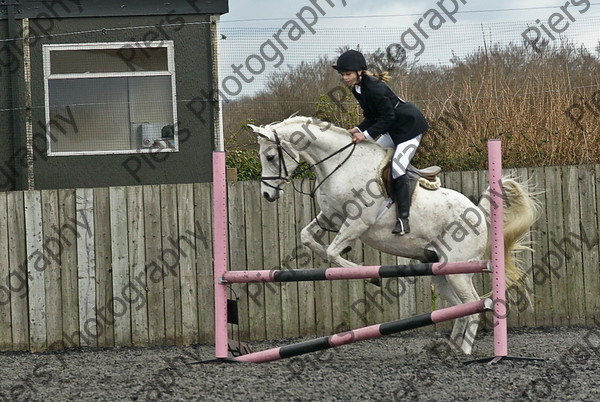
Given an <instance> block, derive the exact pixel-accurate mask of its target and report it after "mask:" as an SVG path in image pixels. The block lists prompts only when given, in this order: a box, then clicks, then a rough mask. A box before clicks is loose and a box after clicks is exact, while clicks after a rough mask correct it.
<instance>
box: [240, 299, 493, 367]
mask: <svg viewBox="0 0 600 402" xmlns="http://www.w3.org/2000/svg"><path fill="white" fill-rule="evenodd" d="M491 307H492V301H491V300H490V299H485V300H478V301H475V302H471V303H465V304H459V305H457V306H452V307H448V308H443V309H440V310H435V311H432V312H431V313H426V314H421V315H417V316H414V317H411V318H405V319H402V320H395V321H390V322H386V323H383V324H376V325H371V326H368V327H363V328H358V329H353V330H351V331H346V332H342V333H339V334H334V335H330V336H324V337H321V338H316V339H312V340H309V341H306V342H300V343H296V344H293V345H287V346H282V347H278V348H273V349H267V350H263V351H260V352H254V353H249V354H247V355H243V356H239V357H236V358H235V360H237V361H240V362H249V363H264V362H268V361H273V360H279V359H285V358H289V357H294V356H299V355H303V354H306V353H311V352H316V351H319V350H324V349H329V348H335V347H338V346H342V345H347V344H350V343H354V342H359V341H364V340H367V339H374V338H379V337H381V336H385V335H391V334H396V333H398V332H402V331H408V330H410V329H414V328H420V327H425V326H428V325H432V324H436V323H439V322H443V321H448V320H453V319H455V318H459V317H465V316H468V315H471V314H477V313H480V312H482V311H484V310H486V309H491Z"/></svg>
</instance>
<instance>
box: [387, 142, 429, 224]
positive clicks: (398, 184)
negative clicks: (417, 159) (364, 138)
mask: <svg viewBox="0 0 600 402" xmlns="http://www.w3.org/2000/svg"><path fill="white" fill-rule="evenodd" d="M422 137H423V134H420V135H418V136H416V137H415V138H412V139H410V140H408V141H405V142H402V143H400V144H398V146H397V147H396V150H395V151H394V157H393V158H392V178H393V181H392V189H393V191H392V192H393V198H394V202H395V203H396V211H397V213H398V219H397V221H396V226H395V227H394V229H393V230H392V233H393V234H400V235H403V234H406V233H410V226H409V224H408V217H409V211H410V194H409V189H408V178H407V177H406V168H407V167H408V165H409V164H410V161H411V160H412V158H413V156H415V152H417V148H418V147H419V144H420V142H421V138H422Z"/></svg>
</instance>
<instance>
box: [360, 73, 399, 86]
mask: <svg viewBox="0 0 600 402" xmlns="http://www.w3.org/2000/svg"><path fill="white" fill-rule="evenodd" d="M364 73H365V74H366V75H370V76H371V77H375V78H377V79H379V80H381V81H383V82H385V83H386V84H387V83H388V82H390V80H391V78H392V77H391V76H390V74H389V73H388V72H387V71H383V72H381V73H377V74H373V73H372V72H370V71H368V70H365V72H364Z"/></svg>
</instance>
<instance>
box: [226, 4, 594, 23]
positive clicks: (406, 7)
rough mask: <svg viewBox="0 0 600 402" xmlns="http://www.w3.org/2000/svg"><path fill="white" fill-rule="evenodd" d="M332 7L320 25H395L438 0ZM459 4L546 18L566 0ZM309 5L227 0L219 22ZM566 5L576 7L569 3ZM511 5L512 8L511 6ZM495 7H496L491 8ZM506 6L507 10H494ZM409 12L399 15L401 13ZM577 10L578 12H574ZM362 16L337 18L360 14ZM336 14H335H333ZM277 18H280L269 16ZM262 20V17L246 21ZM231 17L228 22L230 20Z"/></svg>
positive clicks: (494, 17)
mask: <svg viewBox="0 0 600 402" xmlns="http://www.w3.org/2000/svg"><path fill="white" fill-rule="evenodd" d="M332 1H333V3H334V4H335V8H331V6H329V5H328V3H327V0H318V1H317V4H318V5H321V7H322V8H323V10H324V11H326V12H327V15H326V16H325V17H328V18H323V19H322V20H320V21H319V27H323V28H327V27H346V28H348V29H351V28H352V27H353V26H360V27H382V26H383V27H396V26H398V25H399V24H412V23H413V22H415V21H416V20H417V19H418V17H419V15H422V14H423V13H425V12H426V11H427V10H428V9H430V8H437V6H436V3H437V0H410V1H404V0H377V1H375V0H346V1H345V2H346V6H345V7H344V6H343V5H342V3H343V2H344V1H343V0H332ZM571 1H573V3H581V6H579V7H584V5H585V1H582V0H571ZM456 2H457V3H458V4H459V6H460V12H459V14H458V15H457V16H456V19H457V21H460V22H464V23H481V22H501V21H535V20H536V19H538V18H539V19H540V20H542V21H544V20H547V19H548V17H549V16H550V15H551V14H553V13H554V12H557V11H560V6H562V5H564V4H565V3H566V2H567V0H528V1H523V0H504V1H501V2H500V1H489V0H466V1H465V3H466V4H462V3H461V2H460V1H459V0H456ZM589 3H590V7H589V9H588V10H587V11H586V12H585V16H590V15H599V14H600V2H593V1H589ZM444 4H448V6H447V7H448V8H450V7H451V6H452V0H445V1H444ZM308 5H311V2H310V0H229V13H228V14H225V15H223V16H222V17H221V22H223V23H224V24H226V26H237V27H242V26H244V27H250V26H256V27H276V26H280V25H281V24H282V22H285V20H287V19H290V18H295V14H296V13H297V12H298V11H299V10H300V9H301V8H302V7H304V6H308ZM569 8H574V9H576V8H577V7H576V6H574V5H571V6H570V7H569ZM511 9H512V10H511ZM490 10H496V11H490ZM497 10H506V11H497ZM406 14H416V15H408V16H405V17H402V16H400V15H406ZM576 14H578V13H576ZM378 15H392V16H393V17H387V18H386V17H373V16H378ZM360 16H371V17H364V18H340V17H360ZM332 17H335V18H332ZM269 19H279V20H269ZM247 20H261V21H247ZM230 21H231V22H230Z"/></svg>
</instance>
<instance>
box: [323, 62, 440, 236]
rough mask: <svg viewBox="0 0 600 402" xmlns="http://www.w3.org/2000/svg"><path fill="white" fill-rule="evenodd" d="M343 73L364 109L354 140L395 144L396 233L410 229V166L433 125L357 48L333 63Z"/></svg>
mask: <svg viewBox="0 0 600 402" xmlns="http://www.w3.org/2000/svg"><path fill="white" fill-rule="evenodd" d="M332 67H333V68H334V69H336V70H337V71H338V72H339V73H340V74H341V75H342V78H343V80H344V82H345V83H346V84H347V85H348V86H352V93H353V94H354V97H355V98H356V100H357V101H358V103H359V104H360V107H361V108H362V109H363V114H364V120H363V121H362V123H360V124H359V125H358V126H357V127H354V128H352V129H350V130H348V132H349V133H350V134H352V138H353V141H354V142H356V143H358V142H361V141H364V140H365V139H369V140H372V139H373V138H376V137H377V136H380V137H379V139H378V140H377V143H378V144H380V145H381V146H383V147H388V148H392V147H393V148H395V151H394V157H393V159H392V178H393V181H392V189H393V195H392V198H393V199H394V202H395V203H396V210H397V212H398V220H397V222H396V226H395V227H394V230H392V233H394V234H400V235H403V234H405V233H410V227H409V225H408V216H409V209H410V196H409V189H408V179H407V177H406V168H407V167H408V165H409V164H410V161H411V160H412V158H413V156H414V155H415V152H416V151H417V148H418V147H419V143H420V142H421V138H422V137H423V133H424V132H425V131H426V130H427V129H428V128H429V126H428V124H427V121H426V120H425V117H424V116H423V114H422V113H421V111H420V110H419V109H417V108H416V106H414V105H413V104H412V103H409V102H406V101H405V100H403V99H401V98H400V97H399V96H397V95H396V94H394V92H393V91H392V90H391V89H390V87H388V86H387V85H386V82H388V81H389V76H388V73H387V72H383V73H381V74H377V75H374V74H372V73H370V72H369V71H367V62H366V60H365V57H364V56H363V55H362V54H361V53H360V52H358V51H356V50H348V51H346V52H344V53H342V55H340V57H339V58H338V59H337V63H336V64H335V65H334V66H332Z"/></svg>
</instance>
